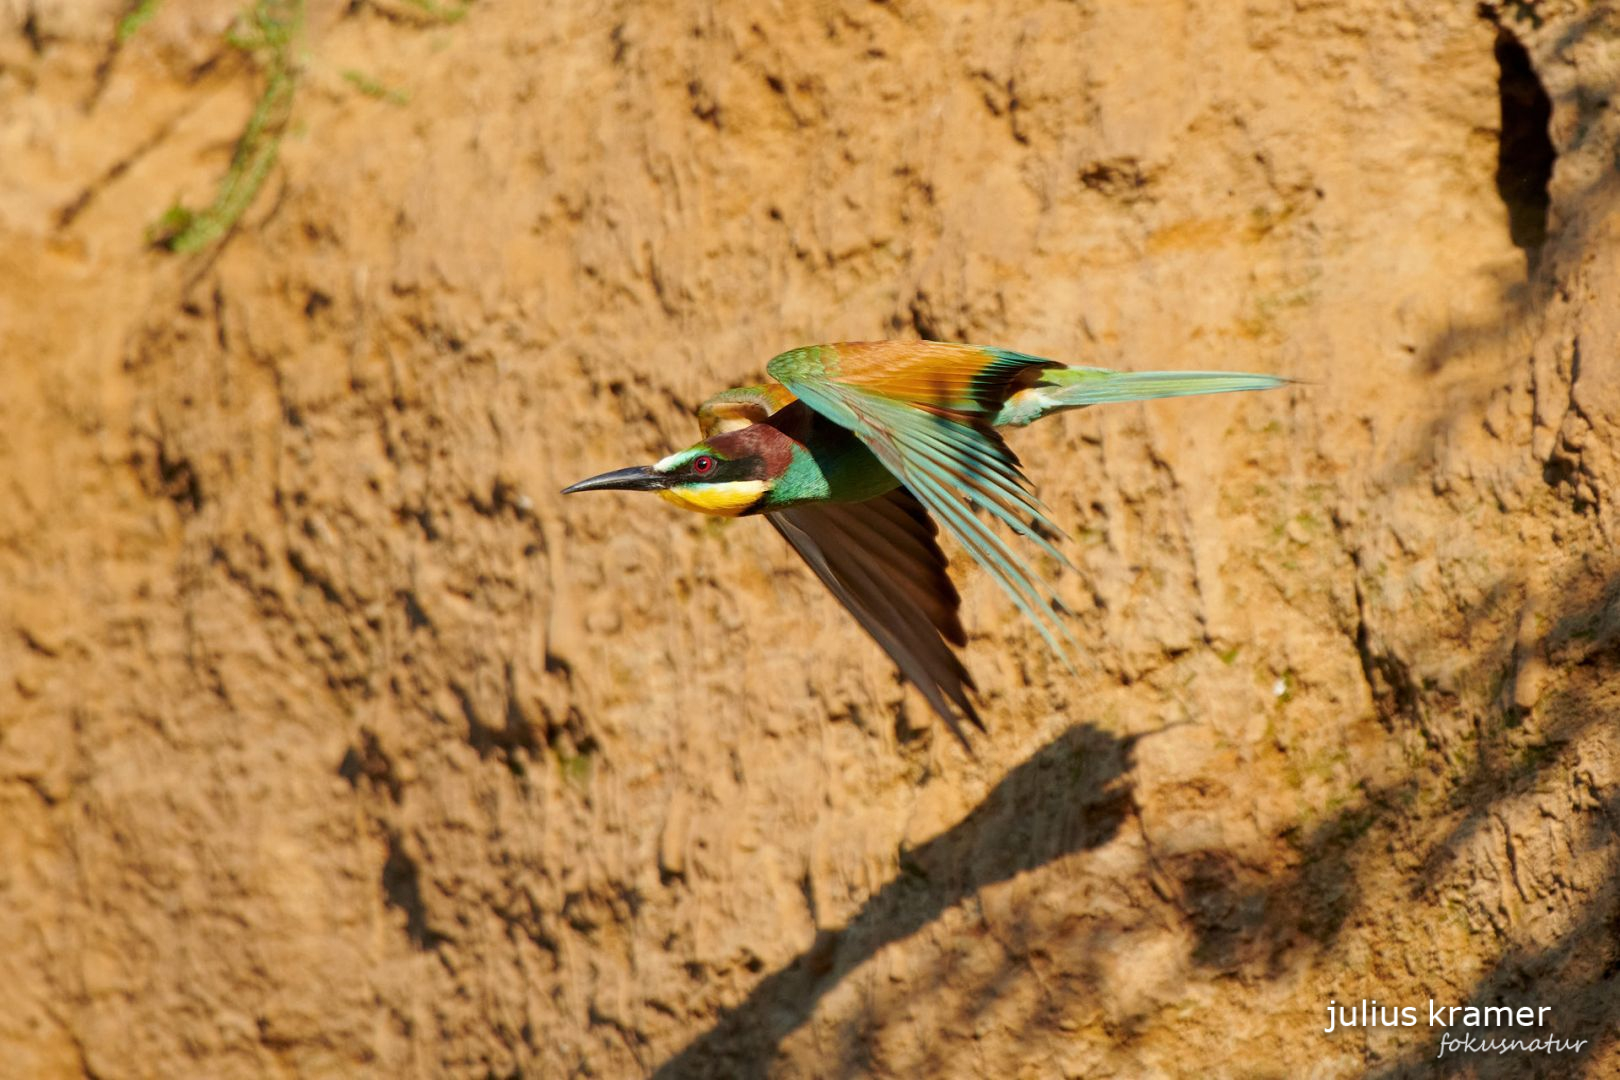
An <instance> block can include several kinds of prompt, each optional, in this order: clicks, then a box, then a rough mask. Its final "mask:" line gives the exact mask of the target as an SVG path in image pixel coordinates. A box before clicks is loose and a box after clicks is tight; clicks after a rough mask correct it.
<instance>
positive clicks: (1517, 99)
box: [1496, 26, 1558, 273]
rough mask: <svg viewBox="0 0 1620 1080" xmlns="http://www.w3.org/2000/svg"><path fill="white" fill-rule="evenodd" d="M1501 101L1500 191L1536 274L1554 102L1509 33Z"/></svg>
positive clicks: (1543, 238)
mask: <svg viewBox="0 0 1620 1080" xmlns="http://www.w3.org/2000/svg"><path fill="white" fill-rule="evenodd" d="M1496 69H1497V81H1496V92H1497V100H1498V102H1499V103H1500V105H1501V109H1502V125H1501V135H1500V136H1499V138H1498V141H1497V150H1496V191H1497V193H1498V194H1499V195H1501V196H1502V202H1504V203H1505V204H1507V211H1508V235H1509V236H1510V237H1511V238H1512V240H1513V243H1514V244H1515V245H1516V246H1517V247H1518V248H1519V249H1520V250H1521V251H1523V252H1524V257H1525V261H1526V262H1527V263H1528V264H1529V268H1530V271H1531V273H1534V272H1535V269H1536V263H1537V262H1538V261H1539V260H1540V258H1541V248H1542V245H1543V244H1545V243H1546V242H1547V208H1548V207H1549V206H1550V205H1551V200H1550V198H1549V197H1548V195H1547V182H1548V181H1549V180H1551V179H1552V171H1553V162H1554V161H1555V160H1557V158H1558V152H1557V151H1556V150H1554V149H1553V144H1552V138H1551V136H1549V135H1548V134H1547V122H1548V121H1549V120H1550V119H1551V118H1552V100H1551V99H1550V98H1548V97H1547V88H1546V87H1545V86H1543V85H1542V84H1541V77H1540V76H1538V75H1537V74H1536V69H1535V65H1533V64H1532V63H1531V62H1530V54H1529V53H1528V52H1527V51H1525V47H1524V46H1523V45H1522V44H1520V42H1519V39H1518V38H1516V37H1514V36H1513V34H1512V33H1511V32H1509V31H1508V30H1507V29H1506V28H1505V27H1500V26H1499V27H1498V28H1497V31H1496Z"/></svg>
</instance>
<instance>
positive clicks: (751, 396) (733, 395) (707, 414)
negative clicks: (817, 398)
mask: <svg viewBox="0 0 1620 1080" xmlns="http://www.w3.org/2000/svg"><path fill="white" fill-rule="evenodd" d="M795 400H797V399H796V398H795V397H794V396H793V391H791V390H789V389H788V388H787V387H785V386H783V385H781V384H780V383H770V384H767V385H764V386H739V387H737V388H736V389H733V390H722V391H720V393H718V394H716V395H714V397H712V398H710V399H709V400H708V401H705V402H704V403H703V404H702V405H699V406H698V410H697V418H698V426H699V427H700V428H702V430H703V437H704V438H705V439H707V438H709V437H710V436H711V435H719V434H722V433H723V432H727V431H736V430H737V429H738V428H745V427H747V426H748V425H750V424H757V423H759V422H760V421H761V420H763V419H765V418H766V417H767V416H769V415H771V414H772V413H774V412H776V411H777V410H778V409H781V408H783V407H784V406H787V405H791V404H792V403H793V402H794V401H795Z"/></svg>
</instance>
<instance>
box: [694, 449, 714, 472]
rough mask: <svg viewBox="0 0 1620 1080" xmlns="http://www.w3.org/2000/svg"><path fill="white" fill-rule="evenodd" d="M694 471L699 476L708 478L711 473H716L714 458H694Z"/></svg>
mask: <svg viewBox="0 0 1620 1080" xmlns="http://www.w3.org/2000/svg"><path fill="white" fill-rule="evenodd" d="M692 471H693V472H695V473H697V474H698V475H699V476H708V475H709V474H710V473H712V472H714V458H712V457H710V456H709V455H708V454H704V455H702V456H701V457H695V458H693V459H692Z"/></svg>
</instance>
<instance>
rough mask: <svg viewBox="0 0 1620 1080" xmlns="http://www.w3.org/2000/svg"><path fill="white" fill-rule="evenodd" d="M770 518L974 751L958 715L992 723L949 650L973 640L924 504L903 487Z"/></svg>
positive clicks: (980, 724)
mask: <svg viewBox="0 0 1620 1080" xmlns="http://www.w3.org/2000/svg"><path fill="white" fill-rule="evenodd" d="M765 519H766V520H767V521H769V522H770V523H771V525H772V526H774V527H775V529H776V531H777V532H779V533H781V534H782V536H783V538H784V539H786V540H787V542H788V543H789V544H791V545H793V550H795V551H797V552H798V553H799V555H800V557H801V558H803V559H804V561H805V562H806V563H807V564H809V566H810V569H812V570H814V571H815V572H816V576H817V577H819V578H820V579H821V581H822V583H823V584H824V585H826V586H827V588H828V589H830V590H831V591H832V594H833V595H834V596H836V597H837V598H838V601H839V603H841V604H843V605H844V607H846V608H847V609H849V613H850V614H851V615H853V616H855V621H856V622H858V623H860V624H861V627H862V628H863V629H865V631H866V632H867V633H868V634H870V635H872V639H873V640H874V641H876V642H877V643H878V644H879V645H881V646H883V651H884V652H886V653H888V654H889V656H890V658H891V659H893V660H894V662H895V664H896V665H897V666H898V667H899V668H900V673H901V674H902V675H904V676H905V677H906V678H907V679H910V680H911V682H912V683H914V684H915V685H916V686H917V688H918V689H919V690H921V691H922V693H923V697H925V698H927V699H928V703H929V704H930V705H932V706H933V707H934V711H935V712H937V713H938V714H939V715H940V716H941V717H942V718H943V719H944V720H945V722H946V723H947V724H949V725H950V728H951V732H952V733H953V734H954V735H955V736H956V737H957V738H958V739H960V740H961V742H962V745H963V746H968V741H967V738H966V736H964V735H963V734H962V728H961V726H960V725H959V723H958V713H960V715H961V716H965V717H966V718H967V719H968V720H970V721H972V723H973V724H974V726H976V727H977V728H978V729H979V730H980V731H983V730H984V722H983V721H982V720H980V719H979V714H978V712H977V710H975V709H974V707H973V702H972V701H971V700H970V699H969V698H968V694H967V691H968V690H970V689H973V688H974V686H973V678H972V676H970V675H969V674H968V673H967V669H966V668H964V667H963V666H962V662H961V661H960V660H958V659H957V657H956V654H955V653H954V652H952V651H951V648H950V646H951V645H953V644H954V645H962V644H965V643H966V640H967V638H966V636H965V635H964V634H963V633H962V623H961V620H960V619H959V617H958V614H957V610H958V607H959V606H960V603H961V601H960V598H959V597H958V596H957V592H956V586H954V585H952V584H951V579H950V577H949V576H948V575H947V574H946V573H945V555H944V553H942V552H941V551H940V550H939V544H938V543H937V542H936V541H935V536H936V530H935V528H934V523H933V521H932V520H931V519H930V518H929V516H928V511H927V510H925V509H923V507H922V504H920V503H919V502H918V501H917V500H916V498H914V497H913V496H912V495H911V493H910V492H908V491H906V490H905V489H904V488H896V489H895V490H894V491H891V492H889V493H888V494H887V495H881V496H879V497H878V498H875V499H868V500H867V501H865V502H859V503H822V504H816V505H808V506H801V507H795V508H793V509H790V510H782V511H778V512H776V513H772V514H766V515H765ZM952 705H954V706H955V708H954V709H953V708H952V707H951V706H952ZM968 748H969V750H970V751H971V749H972V747H971V746H969V747H968Z"/></svg>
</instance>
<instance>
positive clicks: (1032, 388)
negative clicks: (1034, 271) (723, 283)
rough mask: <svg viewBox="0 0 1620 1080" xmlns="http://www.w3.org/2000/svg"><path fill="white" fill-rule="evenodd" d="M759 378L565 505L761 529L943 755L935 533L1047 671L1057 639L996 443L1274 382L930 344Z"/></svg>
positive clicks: (1022, 480) (1017, 490)
mask: <svg viewBox="0 0 1620 1080" xmlns="http://www.w3.org/2000/svg"><path fill="white" fill-rule="evenodd" d="M767 371H768V372H769V374H770V375H771V377H772V378H774V379H776V380H777V382H776V383H775V384H766V385H762V386H748V387H739V388H737V389H734V390H727V391H724V392H723V393H720V394H717V395H715V396H714V397H712V398H710V399H709V400H708V401H706V402H704V403H703V405H701V406H700V407H699V408H698V420H699V423H700V426H701V427H702V431H703V435H704V440H703V441H702V442H700V443H698V444H697V445H696V446H693V447H691V448H689V449H687V450H683V451H680V452H679V453H675V454H671V455H670V456H669V457H666V458H664V459H663V460H662V461H660V462H658V463H657V464H655V465H652V466H650V467H645V468H631V469H621V470H618V471H617V472H613V473H606V474H603V475H602V476H597V477H592V478H591V479H589V480H583V481H581V482H579V483H578V484H575V485H573V486H572V487H569V488H567V489H565V490H566V491H570V492H572V491H586V490H592V489H624V490H647V491H657V492H659V493H660V494H661V495H662V496H663V497H664V498H666V499H668V500H669V501H670V502H673V503H675V504H676V505H678V506H681V507H683V508H685V509H688V510H695V511H698V512H700V513H706V514H715V515H721V516H726V517H740V516H744V515H752V514H763V515H765V516H766V517H767V520H769V521H770V522H771V524H772V525H773V526H775V527H776V529H777V531H778V532H780V533H781V534H782V536H783V537H784V538H785V539H786V540H787V541H788V543H789V544H791V545H792V546H793V547H794V549H795V550H797V551H798V553H799V555H800V556H801V557H803V559H804V560H805V562H806V563H807V564H809V566H810V568H811V569H812V570H814V571H815V573H816V575H817V576H818V577H820V578H821V580H822V582H823V583H824V584H825V585H826V586H827V587H828V588H829V589H830V590H831V591H832V593H833V595H835V596H836V597H837V598H838V599H839V601H840V602H842V603H843V604H844V606H845V607H846V608H848V609H849V611H850V613H851V614H852V615H854V616H855V618H856V620H857V621H858V622H860V624H861V625H862V626H863V627H864V628H865V629H866V630H867V632H868V633H870V634H871V635H872V637H873V638H874V639H876V640H877V642H878V644H879V645H881V646H882V647H883V648H884V650H885V651H886V652H888V654H889V655H890V657H891V658H893V659H894V661H895V663H896V664H897V665H898V666H899V668H900V670H901V672H902V673H903V674H904V675H905V676H906V677H907V678H908V679H910V680H911V681H912V682H913V683H915V684H916V685H917V687H918V688H919V689H920V690H921V691H922V693H923V695H924V697H926V698H927V699H928V701H929V704H930V705H932V706H933V708H934V710H935V711H936V712H938V713H939V715H940V716H941V717H943V718H944V719H945V720H946V722H947V723H949V724H950V725H951V728H952V730H953V731H955V732H956V734H957V735H958V737H961V734H962V733H961V729H960V727H959V726H958V723H957V719H958V716H957V714H958V713H959V714H960V715H961V716H965V717H966V718H967V719H969V720H971V721H973V722H974V723H975V724H978V725H979V726H980V727H981V728H982V727H983V724H982V723H981V722H980V721H979V717H978V714H977V711H976V710H975V709H974V707H973V704H972V702H971V700H970V699H969V697H968V695H967V690H968V689H971V688H972V686H973V682H972V679H971V678H970V677H969V676H968V674H967V671H966V670H965V669H964V668H963V667H962V664H961V661H960V660H958V659H957V657H956V654H955V653H954V652H952V651H951V649H950V645H962V644H964V643H965V641H966V637H965V635H964V634H963V632H962V626H961V622H960V621H959V619H958V616H957V608H958V605H959V601H958V597H957V593H956V589H955V587H954V586H953V585H952V584H951V581H950V578H949V577H948V576H947V575H946V573H945V557H944V555H943V553H942V552H941V551H940V549H939V546H938V544H937V542H936V540H935V536H936V532H937V530H936V528H935V524H934V518H937V519H938V520H939V523H940V524H942V525H944V527H945V529H946V531H947V532H949V533H951V535H952V536H953V537H954V538H955V539H956V540H957V541H958V542H959V543H961V544H962V545H963V547H965V548H966V549H967V551H968V553H969V554H970V555H972V556H973V558H974V559H975V560H976V561H977V562H979V563H980V565H982V566H983V567H984V568H985V569H986V570H987V571H989V572H990V574H991V575H992V576H993V577H994V578H995V579H996V582H997V584H999V585H1000V586H1001V587H1002V589H1003V590H1005V591H1006V592H1007V594H1008V595H1009V596H1010V597H1011V598H1012V600H1013V602H1014V603H1015V604H1016V605H1017V606H1018V608H1019V610H1021V611H1022V612H1023V613H1024V615H1025V616H1026V617H1027V618H1028V619H1029V620H1030V621H1031V622H1032V623H1033V624H1034V625H1035V627H1036V629H1037V630H1039V631H1040V633H1041V635H1042V637H1044V638H1045V639H1046V641H1047V642H1048V643H1049V644H1050V645H1051V646H1052V648H1053V649H1054V650H1056V651H1057V652H1058V654H1059V655H1063V654H1064V650H1063V648H1062V646H1061V645H1060V644H1059V640H1058V639H1059V637H1067V636H1068V635H1067V633H1066V631H1065V630H1064V628H1063V627H1062V624H1061V623H1059V622H1058V620H1057V618H1056V616H1055V614H1054V613H1053V610H1052V607H1051V605H1050V603H1049V602H1048V601H1047V600H1046V598H1045V596H1044V594H1043V591H1042V590H1041V589H1040V588H1039V586H1038V585H1037V583H1036V581H1035V580H1034V578H1033V576H1032V575H1031V574H1030V572H1029V570H1028V569H1027V567H1026V566H1025V565H1024V562H1023V560H1022V559H1021V558H1020V557H1019V556H1018V554H1017V553H1016V552H1015V550H1014V549H1013V547H1012V546H1011V545H1010V544H1009V543H1008V541H1007V539H1006V537H1005V536H1004V535H1003V533H1002V532H1001V531H1000V530H998V529H996V528H993V527H991V522H999V523H1000V524H1001V525H1002V526H1004V527H1005V528H1006V529H1009V530H1011V531H1012V532H1014V533H1016V534H1018V535H1020V536H1022V537H1024V538H1025V539H1027V540H1028V541H1030V542H1031V543H1033V544H1034V545H1036V546H1037V547H1038V548H1040V549H1041V550H1043V551H1045V552H1047V553H1048V554H1050V555H1052V556H1054V557H1055V558H1057V559H1058V560H1059V561H1060V562H1063V563H1067V560H1066V559H1064V557H1063V555H1062V554H1061V552H1059V551H1058V549H1057V548H1056V547H1055V546H1054V540H1056V539H1057V538H1059V537H1060V536H1061V533H1060V532H1059V530H1058V529H1057V526H1056V525H1055V524H1054V523H1053V522H1052V520H1051V519H1050V516H1049V515H1048V513H1047V511H1046V509H1045V508H1044V507H1043V506H1042V505H1041V503H1040V500H1039V499H1038V498H1036V496H1035V494H1034V490H1033V488H1032V486H1031V485H1030V483H1029V481H1028V479H1027V478H1026V477H1025V476H1024V475H1023V472H1022V471H1021V469H1020V468H1019V464H1018V459H1017V457H1016V456H1015V455H1014V454H1013V452H1012V450H1011V449H1009V448H1008V446H1007V444H1006V443H1005V442H1004V441H1003V440H1002V438H1001V436H1000V434H999V433H998V432H997V430H996V429H997V428H1001V427H1022V426H1024V425H1026V424H1030V423H1033V422H1034V421H1036V420H1039V419H1041V418H1043V417H1046V416H1050V415H1052V414H1054V413H1057V412H1063V411H1066V410H1069V409H1077V408H1083V407H1085V406H1087V405H1095V404H1102V403H1107V402H1116V401H1137V400H1142V399H1145V398H1156V397H1174V396H1181V395H1187V394H1209V393H1220V392H1224V391H1233V390H1261V389H1268V388H1271V387H1274V386H1279V385H1282V384H1283V383H1285V382H1287V380H1286V379H1281V378H1277V377H1275V376H1270V375H1250V374H1244V373H1241V372H1122V371H1110V370H1107V369H1103V368H1089V367H1070V366H1066V365H1063V364H1060V363H1058V362H1056V361H1053V360H1046V359H1043V358H1041V357H1038V356H1029V355H1026V354H1024V353H1017V352H1011V351H1009V350H1006V349H994V348H985V347H981V346H975V345H957V344H948V343H944V342H931V341H922V342H914V341H913V342H900V341H879V342H855V343H844V344H838V345H816V346H810V347H807V348H802V349H794V350H792V351H790V352H785V353H782V354H781V355H780V356H777V357H776V358H775V359H773V360H772V361H771V362H770V364H769V365H768V366H767ZM931 515H932V516H931ZM987 519H988V520H987ZM964 742H965V739H964Z"/></svg>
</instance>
